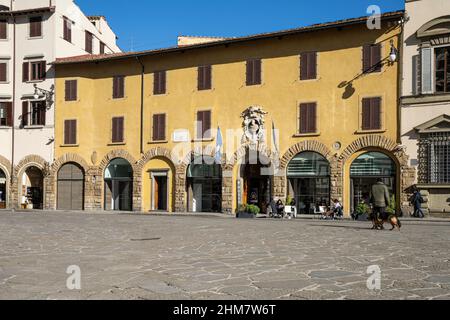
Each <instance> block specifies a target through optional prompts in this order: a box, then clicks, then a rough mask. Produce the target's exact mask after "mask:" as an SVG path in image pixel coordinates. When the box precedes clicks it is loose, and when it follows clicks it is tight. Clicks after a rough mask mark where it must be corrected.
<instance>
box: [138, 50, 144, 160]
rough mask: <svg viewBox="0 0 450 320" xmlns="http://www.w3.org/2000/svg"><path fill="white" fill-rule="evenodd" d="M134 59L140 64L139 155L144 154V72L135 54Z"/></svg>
mask: <svg viewBox="0 0 450 320" xmlns="http://www.w3.org/2000/svg"><path fill="white" fill-rule="evenodd" d="M136 61H137V62H138V63H139V65H140V66H141V119H140V120H141V121H140V122H141V123H140V132H139V135H140V145H139V146H140V152H141V155H143V154H144V74H145V66H144V64H143V63H142V61H141V60H140V59H139V57H137V56H136Z"/></svg>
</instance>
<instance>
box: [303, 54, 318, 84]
mask: <svg viewBox="0 0 450 320" xmlns="http://www.w3.org/2000/svg"><path fill="white" fill-rule="evenodd" d="M316 78H317V52H305V53H302V54H301V55H300V80H311V79H316Z"/></svg>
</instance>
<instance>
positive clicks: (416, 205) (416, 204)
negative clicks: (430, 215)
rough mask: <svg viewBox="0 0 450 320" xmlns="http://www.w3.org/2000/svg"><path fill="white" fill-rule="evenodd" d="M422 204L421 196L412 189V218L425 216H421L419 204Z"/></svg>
mask: <svg viewBox="0 0 450 320" xmlns="http://www.w3.org/2000/svg"><path fill="white" fill-rule="evenodd" d="M422 202H423V198H422V195H421V194H420V191H419V190H417V189H414V193H413V196H412V199H411V204H412V205H413V206H414V214H413V216H414V217H416V218H423V217H424V216H425V215H424V214H423V211H422V208H421V203H422Z"/></svg>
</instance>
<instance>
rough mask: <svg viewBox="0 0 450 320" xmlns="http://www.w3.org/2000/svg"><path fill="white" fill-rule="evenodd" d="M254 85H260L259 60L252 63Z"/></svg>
mask: <svg viewBox="0 0 450 320" xmlns="http://www.w3.org/2000/svg"><path fill="white" fill-rule="evenodd" d="M253 72H254V78H253V80H254V84H261V59H257V60H255V61H254V62H253Z"/></svg>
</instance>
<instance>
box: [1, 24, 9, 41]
mask: <svg viewBox="0 0 450 320" xmlns="http://www.w3.org/2000/svg"><path fill="white" fill-rule="evenodd" d="M7 25H8V22H7V21H6V20H0V39H2V40H4V39H8V29H7Z"/></svg>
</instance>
